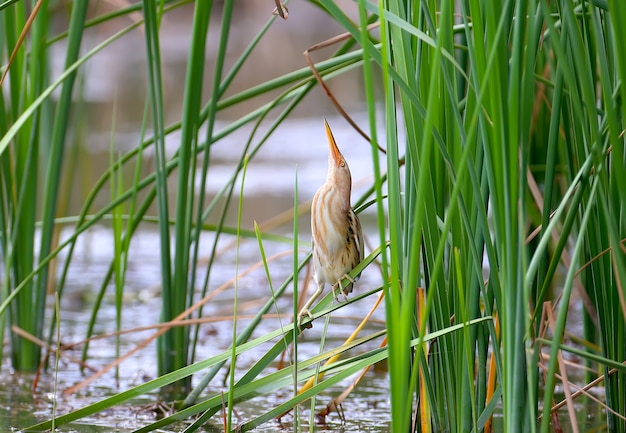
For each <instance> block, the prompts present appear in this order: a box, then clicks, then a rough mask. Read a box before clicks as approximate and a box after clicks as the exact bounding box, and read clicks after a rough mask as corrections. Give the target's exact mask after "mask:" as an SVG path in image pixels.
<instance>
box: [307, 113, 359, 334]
mask: <svg viewBox="0 0 626 433" xmlns="http://www.w3.org/2000/svg"><path fill="white" fill-rule="evenodd" d="M324 126H325V127H326V137H327V138H328V147H329V153H328V176H327V178H326V183H325V184H324V185H322V186H321V187H320V189H318V190H317V192H316V193H315V196H314V197H313V202H312V204H311V235H312V238H313V269H314V278H315V282H316V284H317V290H316V291H315V293H313V296H311V298H310V299H309V300H308V301H307V302H306V304H304V307H302V309H301V310H300V313H299V314H298V324H300V323H301V321H302V319H303V317H304V316H309V317H311V313H310V312H309V307H310V306H311V305H312V304H313V302H314V301H315V299H317V297H318V296H320V295H321V294H322V292H323V291H324V286H325V285H326V283H328V284H330V285H332V288H333V293H334V294H335V299H338V294H339V293H342V294H343V295H344V296H347V295H348V293H350V292H352V285H353V283H354V282H355V281H356V280H358V279H359V275H360V274H359V275H357V276H356V277H355V278H354V279H353V278H351V277H350V276H349V275H348V273H349V272H350V271H352V270H353V269H354V268H355V267H356V266H357V265H358V264H359V263H360V262H361V260H363V233H362V231H361V223H360V222H359V218H358V217H357V216H356V214H355V213H354V210H352V207H351V206H350V192H351V189H352V176H351V175H350V169H349V168H348V164H347V163H346V160H345V159H344V157H343V155H342V154H341V152H340V151H339V148H338V147H337V143H336V142H335V138H334V137H333V133H332V132H331V130H330V127H329V126H328V122H326V119H324ZM345 278H347V279H348V280H350V283H348V284H347V285H346V286H345V287H342V286H341V281H342V280H343V279H345ZM337 289H338V290H337Z"/></svg>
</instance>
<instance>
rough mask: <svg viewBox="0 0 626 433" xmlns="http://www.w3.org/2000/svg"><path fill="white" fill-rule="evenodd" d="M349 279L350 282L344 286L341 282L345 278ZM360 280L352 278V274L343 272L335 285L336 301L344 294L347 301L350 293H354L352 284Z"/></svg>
mask: <svg viewBox="0 0 626 433" xmlns="http://www.w3.org/2000/svg"><path fill="white" fill-rule="evenodd" d="M344 279H345V280H348V281H350V283H349V284H346V286H345V287H344V286H342V284H341V282H342V281H343V280H344ZM357 280H358V278H352V277H351V276H350V275H348V274H343V275H342V276H341V278H340V279H338V280H337V282H336V283H335V284H334V285H333V295H334V296H335V301H337V302H340V301H339V295H343V298H344V300H345V301H347V300H348V295H349V294H350V293H352V285H353V284H354V283H355V282H356V281H357Z"/></svg>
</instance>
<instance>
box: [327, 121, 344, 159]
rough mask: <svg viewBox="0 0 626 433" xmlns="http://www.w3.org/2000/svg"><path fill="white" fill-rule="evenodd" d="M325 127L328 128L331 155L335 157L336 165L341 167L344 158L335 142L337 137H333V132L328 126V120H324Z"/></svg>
mask: <svg viewBox="0 0 626 433" xmlns="http://www.w3.org/2000/svg"><path fill="white" fill-rule="evenodd" d="M324 127H325V128H326V138H328V147H329V149H330V154H331V155H332V156H333V159H334V160H335V163H336V164H337V165H339V164H341V161H342V159H343V156H342V155H341V152H339V148H338V147H337V143H336V142H335V137H333V132H332V131H331V130H330V126H328V122H327V121H326V118H324Z"/></svg>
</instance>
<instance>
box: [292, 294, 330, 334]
mask: <svg viewBox="0 0 626 433" xmlns="http://www.w3.org/2000/svg"><path fill="white" fill-rule="evenodd" d="M323 291H324V284H318V286H317V290H316V291H315V293H313V295H311V297H310V298H309V300H308V301H306V303H305V304H304V306H303V307H302V308H301V309H300V312H299V313H298V321H297V322H296V324H297V325H298V328H300V325H302V319H303V318H304V316H309V318H311V319H312V318H313V315H312V314H311V312H310V311H309V308H310V307H311V305H313V302H315V300H316V299H317V298H318V297H319V296H320V295H321V294H322V292H323Z"/></svg>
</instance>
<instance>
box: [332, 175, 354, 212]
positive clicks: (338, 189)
mask: <svg viewBox="0 0 626 433" xmlns="http://www.w3.org/2000/svg"><path fill="white" fill-rule="evenodd" d="M328 184H329V185H330V189H331V191H332V195H331V197H332V206H334V207H336V208H337V209H338V210H340V211H345V212H347V211H348V210H349V209H350V192H351V189H352V185H339V184H338V183H337V182H336V181H334V180H332V179H329V180H328Z"/></svg>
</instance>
